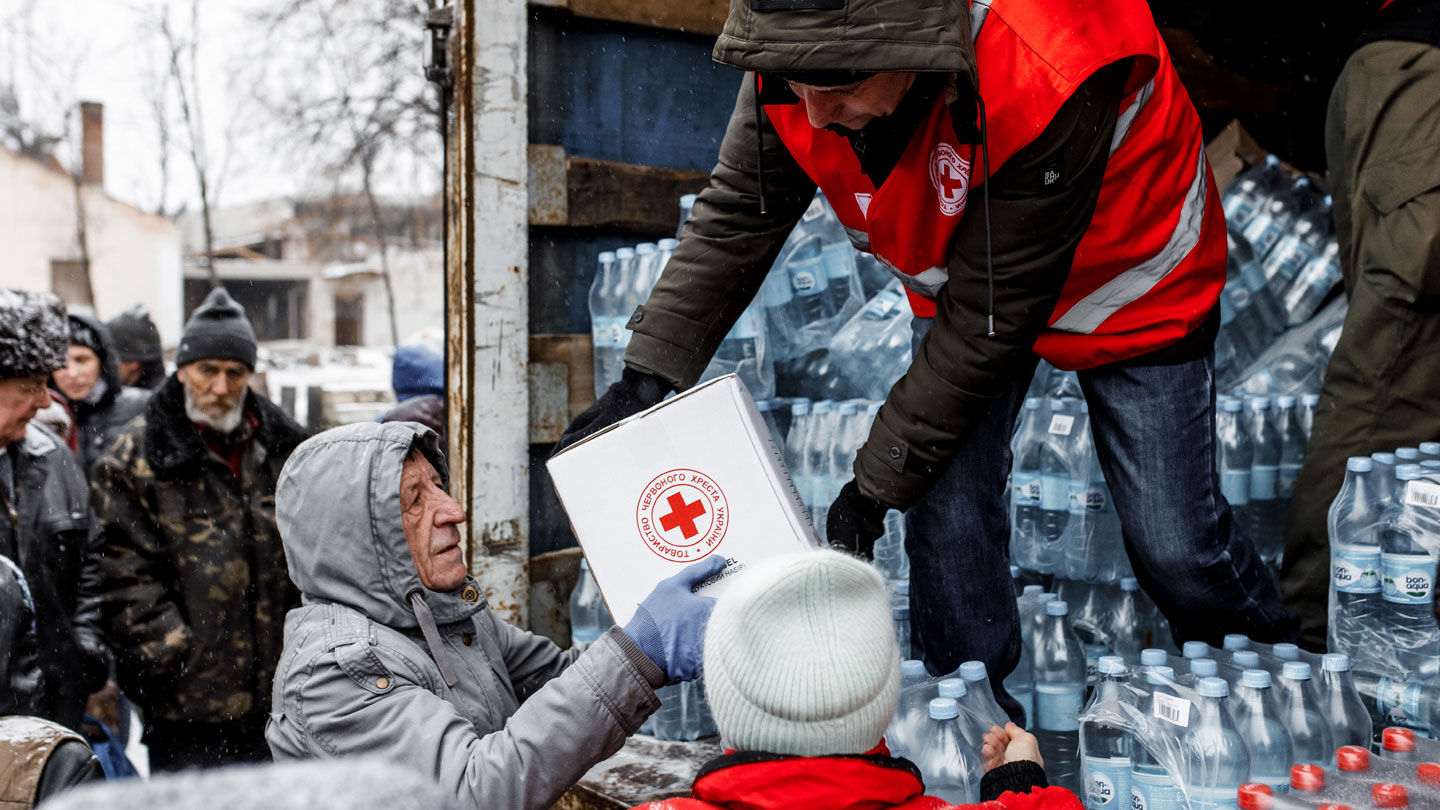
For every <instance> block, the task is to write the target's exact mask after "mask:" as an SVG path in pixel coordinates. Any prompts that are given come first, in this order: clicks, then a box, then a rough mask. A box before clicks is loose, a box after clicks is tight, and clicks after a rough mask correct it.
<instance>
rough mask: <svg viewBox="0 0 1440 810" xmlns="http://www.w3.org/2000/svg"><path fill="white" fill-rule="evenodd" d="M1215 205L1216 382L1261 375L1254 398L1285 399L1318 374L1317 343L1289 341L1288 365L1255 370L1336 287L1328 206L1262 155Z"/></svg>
mask: <svg viewBox="0 0 1440 810" xmlns="http://www.w3.org/2000/svg"><path fill="white" fill-rule="evenodd" d="M1221 204H1222V205H1223V206H1224V208H1225V221H1226V226H1227V231H1228V237H1229V240H1228V241H1229V258H1228V262H1227V265H1226V278H1225V289H1224V291H1223V292H1222V294H1221V298H1220V323H1221V326H1220V334H1219V336H1218V338H1217V340H1216V345H1215V368H1216V375H1217V377H1218V378H1219V380H1220V383H1221V385H1222V386H1223V387H1227V388H1228V387H1230V386H1231V385H1234V384H1235V383H1236V382H1237V381H1239V380H1242V379H1245V378H1246V377H1249V376H1252V375H1254V374H1256V373H1259V372H1260V371H1262V370H1263V369H1266V368H1268V369H1270V377H1271V379H1270V383H1271V385H1272V387H1271V388H1269V389H1268V390H1265V391H1259V392H1257V393H1267V394H1293V393H1295V392H1296V389H1297V388H1298V387H1299V386H1301V385H1304V384H1306V383H1307V382H1308V380H1309V374H1310V373H1314V374H1315V375H1316V376H1317V378H1318V371H1316V370H1315V369H1316V367H1317V366H1318V368H1320V369H1323V368H1324V364H1325V361H1326V359H1328V357H1329V355H1328V353H1324V355H1323V357H1321V356H1319V352H1320V350H1321V348H1322V345H1321V344H1306V343H1304V342H1303V341H1289V343H1291V344H1294V345H1291V346H1289V347H1287V351H1286V352H1282V353H1281V354H1282V355H1286V356H1287V357H1288V361H1287V362H1288V364H1289V365H1288V366H1286V365H1283V364H1282V365H1278V366H1277V361H1276V359H1272V360H1271V361H1270V362H1269V363H1268V364H1266V365H1261V366H1259V367H1258V368H1257V367H1256V366H1255V363H1256V361H1257V360H1259V359H1261V358H1262V355H1266V354H1267V350H1268V349H1269V347H1271V345H1272V344H1274V343H1275V342H1276V341H1277V339H1279V338H1280V337H1281V336H1282V335H1283V334H1284V333H1285V332H1286V331H1287V330H1289V329H1292V328H1294V327H1297V326H1300V325H1301V324H1304V323H1306V322H1307V321H1309V320H1310V319H1311V318H1312V316H1314V315H1315V313H1316V311H1317V310H1319V308H1320V306H1321V304H1323V303H1324V302H1325V300H1326V299H1327V298H1328V297H1329V296H1330V295H1331V292H1332V291H1333V290H1334V289H1335V287H1336V285H1337V284H1338V283H1339V282H1340V278H1341V274H1340V259H1339V247H1338V244H1337V242H1336V239H1335V235H1334V214H1333V205H1332V201H1331V199H1330V197H1329V196H1328V195H1324V194H1322V193H1321V192H1320V191H1319V190H1317V189H1315V188H1314V187H1313V185H1312V183H1311V181H1310V179H1309V178H1306V177H1296V176H1294V175H1292V174H1291V173H1290V172H1288V171H1286V169H1285V168H1284V167H1283V166H1281V164H1280V160H1279V158H1277V157H1275V156H1274V155H1268V156H1267V157H1266V159H1265V160H1264V161H1262V162H1260V163H1257V164H1256V165H1254V166H1252V167H1250V168H1249V169H1247V170H1246V171H1244V172H1242V173H1241V174H1240V175H1239V176H1238V177H1236V178H1235V179H1234V180H1233V181H1232V182H1231V183H1230V185H1229V186H1228V187H1227V188H1226V190H1225V193H1224V194H1223V195H1222V197H1221ZM1331 347H1332V348H1333V343H1332V344H1331ZM1290 366H1293V368H1291V367H1290ZM1300 372H1306V373H1305V374H1301V373H1300ZM1295 377H1300V379H1292V378H1295Z"/></svg>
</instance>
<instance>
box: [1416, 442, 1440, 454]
mask: <svg viewBox="0 0 1440 810" xmlns="http://www.w3.org/2000/svg"><path fill="white" fill-rule="evenodd" d="M1420 452H1422V453H1424V454H1425V455H1427V456H1440V442H1420Z"/></svg>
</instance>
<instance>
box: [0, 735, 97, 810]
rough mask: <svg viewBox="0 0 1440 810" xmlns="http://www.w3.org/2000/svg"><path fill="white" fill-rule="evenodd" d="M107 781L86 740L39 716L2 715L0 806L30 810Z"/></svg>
mask: <svg viewBox="0 0 1440 810" xmlns="http://www.w3.org/2000/svg"><path fill="white" fill-rule="evenodd" d="M104 778H105V775H104V773H103V772H102V771H101V770H100V762H99V761H98V760H96V759H95V755H94V754H93V753H91V751H90V746H89V745H88V744H87V743H86V742H85V738H84V737H81V736H80V735H79V734H76V733H75V732H74V731H71V730H70V729H68V728H63V727H61V726H59V725H56V724H55V723H51V722H47V721H45V720H42V719H40V718H38V717H24V716H18V715H17V716H13V717H0V807H3V808H6V810H30V808H31V807H34V806H36V805H38V804H40V803H41V802H44V801H46V800H48V799H51V798H53V797H55V796H57V795H59V794H61V793H64V792H65V791H67V790H69V789H71V788H73V787H75V786H76V785H80V784H83V783H85V782H94V781H100V780H103V779H104Z"/></svg>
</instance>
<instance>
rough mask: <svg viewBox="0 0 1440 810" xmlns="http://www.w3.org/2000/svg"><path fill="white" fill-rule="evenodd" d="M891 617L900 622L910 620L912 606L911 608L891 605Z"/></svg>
mask: <svg viewBox="0 0 1440 810" xmlns="http://www.w3.org/2000/svg"><path fill="white" fill-rule="evenodd" d="M890 615H891V616H892V617H893V618H894V619H895V620H896V621H899V620H901V619H909V618H910V606H909V605H891V606H890Z"/></svg>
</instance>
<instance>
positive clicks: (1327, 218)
mask: <svg viewBox="0 0 1440 810" xmlns="http://www.w3.org/2000/svg"><path fill="white" fill-rule="evenodd" d="M1333 222H1334V217H1333V215H1332V202H1331V199H1330V196H1329V195H1328V194H1327V195H1325V196H1324V197H1322V198H1321V200H1320V204H1319V205H1316V206H1315V207H1313V208H1311V209H1309V210H1307V211H1305V212H1303V213H1302V214H1301V215H1300V216H1298V217H1296V219H1295V221H1294V222H1293V223H1292V224H1291V226H1290V230H1289V231H1288V232H1287V233H1286V234H1285V235H1284V236H1282V237H1280V241H1278V242H1276V243H1275V249H1274V250H1271V251H1270V255H1268V256H1266V257H1265V262H1264V264H1263V265H1262V267H1263V269H1264V270H1265V278H1266V280H1267V283H1268V284H1269V286H1270V290H1271V292H1272V294H1273V295H1274V296H1275V298H1276V299H1279V300H1282V301H1283V300H1284V297H1285V293H1286V292H1288V291H1289V289H1290V287H1291V285H1292V284H1294V283H1295V279H1296V278H1297V277H1298V276H1299V275H1300V271H1301V270H1302V269H1303V268H1304V267H1305V266H1306V265H1307V264H1309V263H1310V261H1311V260H1313V259H1314V258H1315V257H1316V256H1319V255H1320V254H1321V253H1322V252H1323V251H1324V250H1325V243H1326V241H1327V240H1328V239H1329V238H1330V231H1331V228H1332V223H1333ZM1286 319H1287V322H1288V319H1289V313H1288V312H1287V313H1286Z"/></svg>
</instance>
